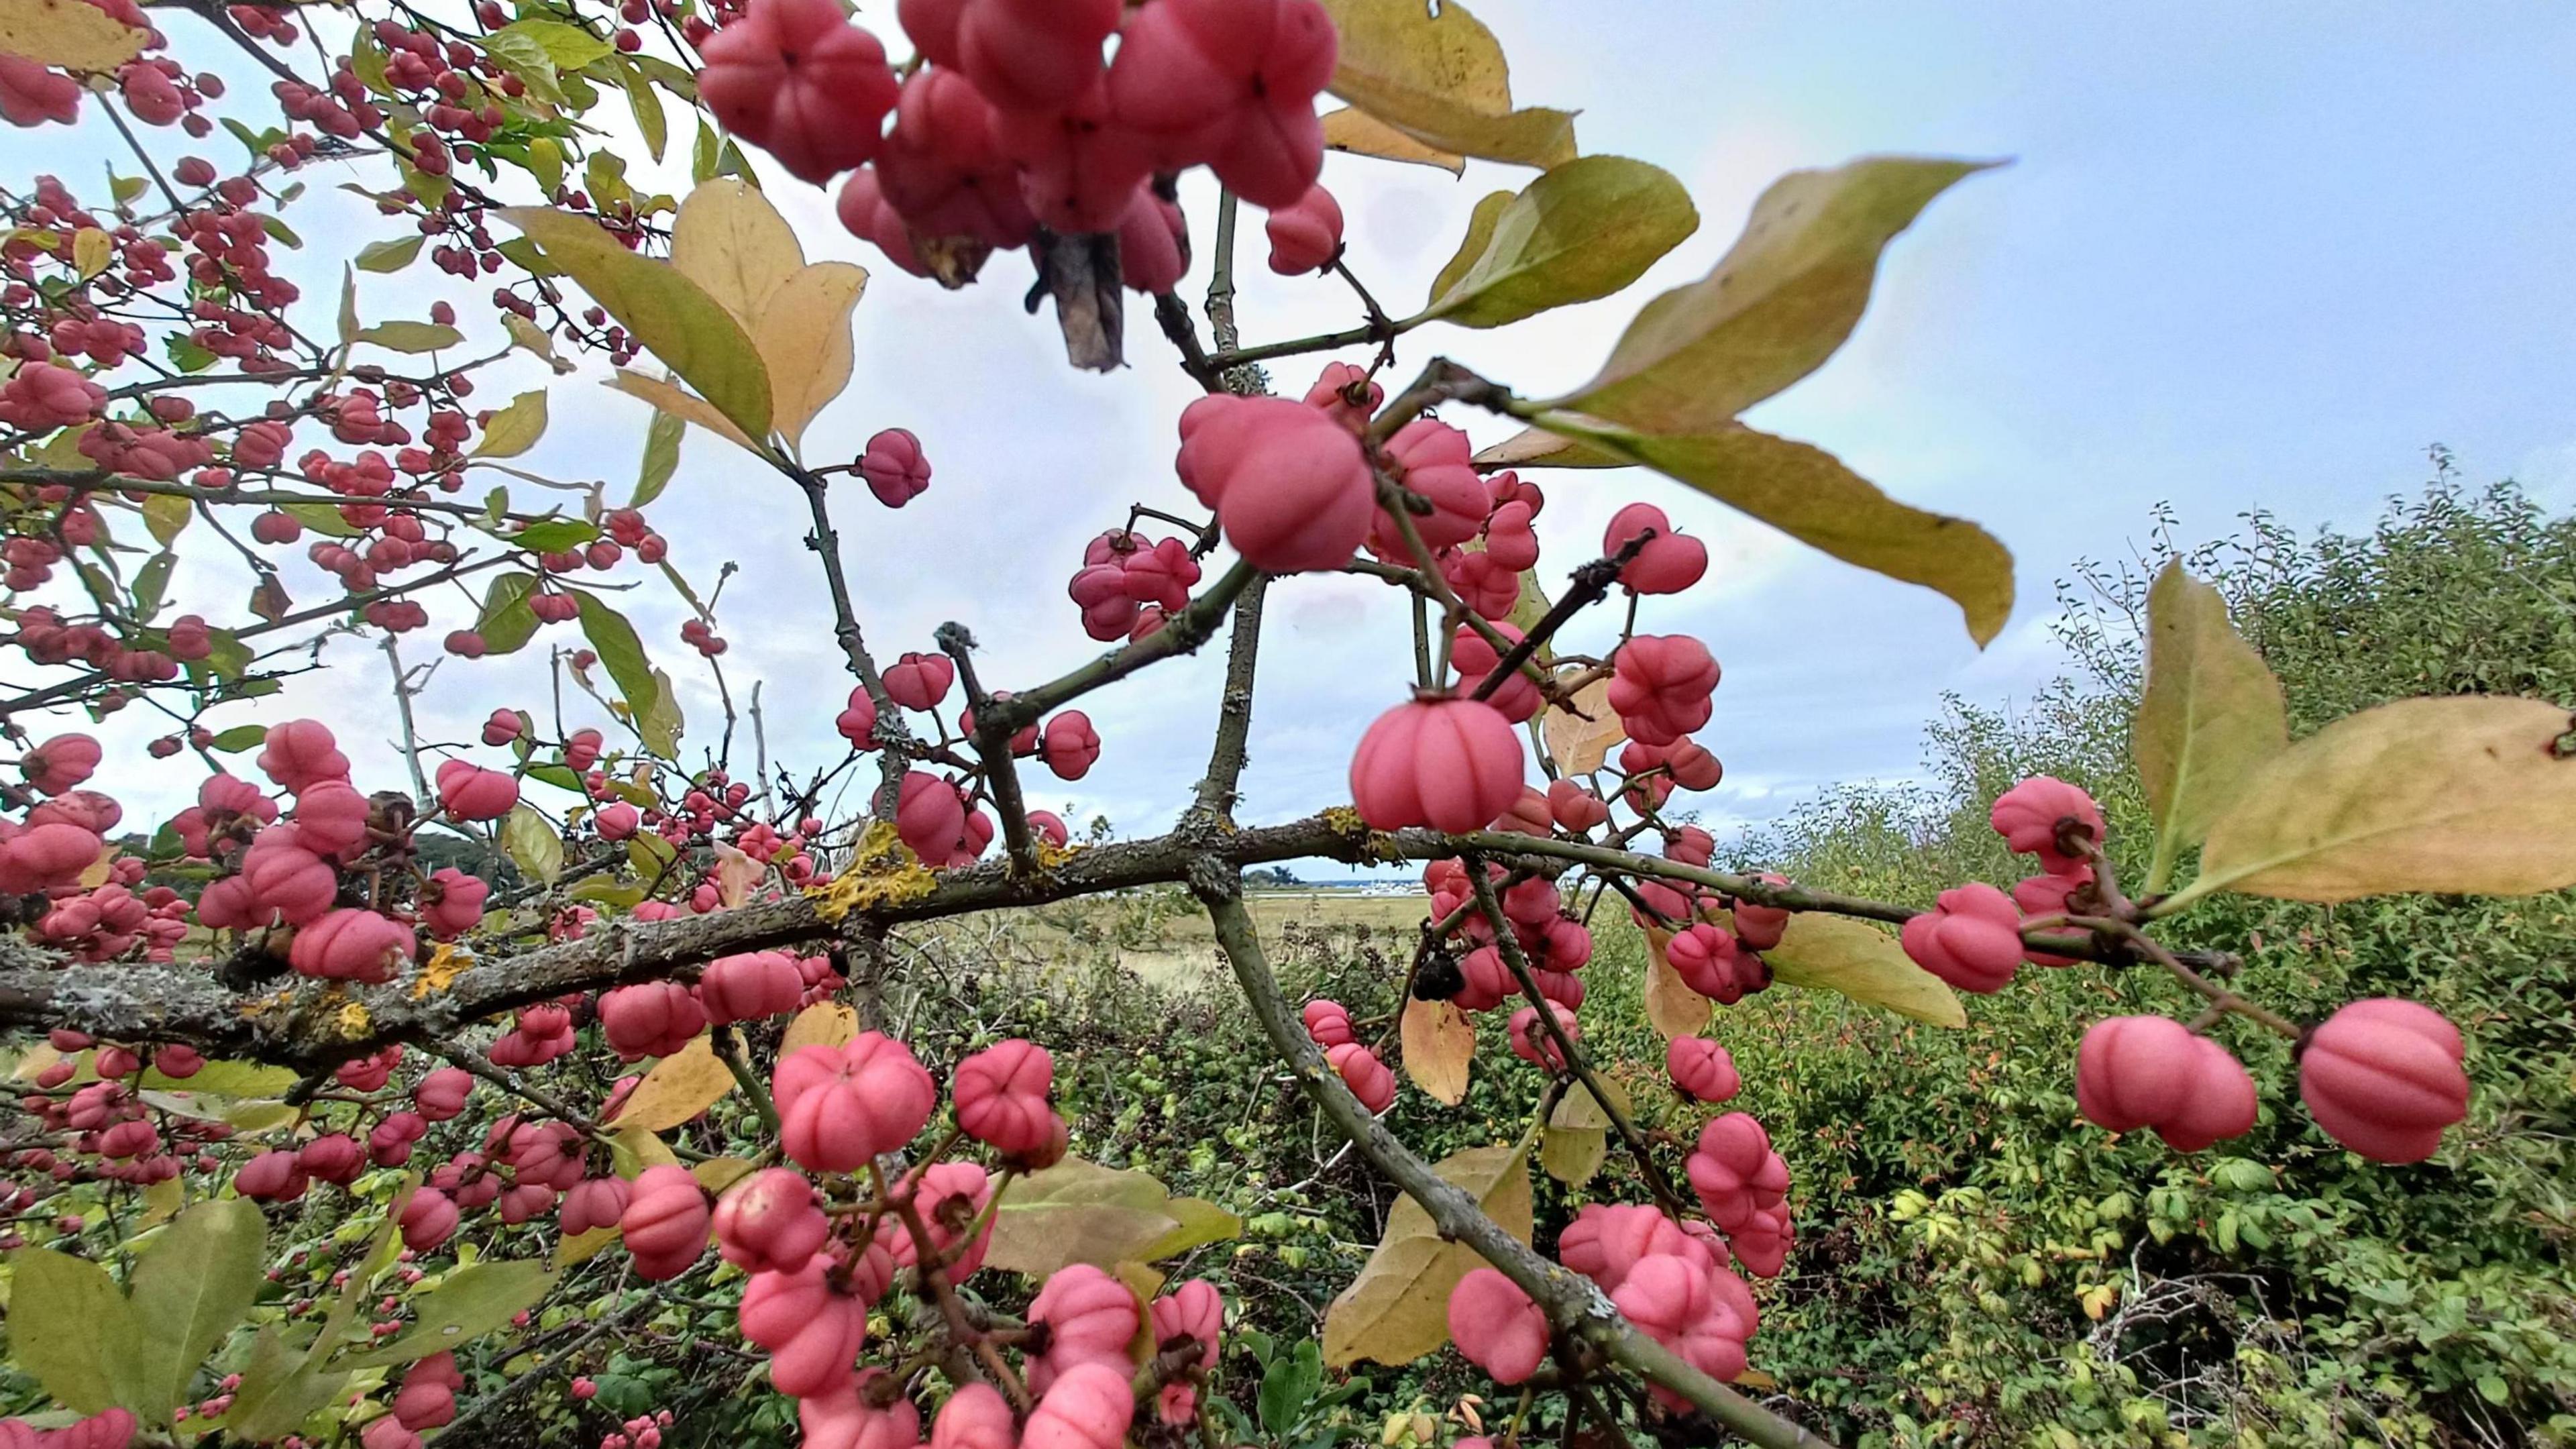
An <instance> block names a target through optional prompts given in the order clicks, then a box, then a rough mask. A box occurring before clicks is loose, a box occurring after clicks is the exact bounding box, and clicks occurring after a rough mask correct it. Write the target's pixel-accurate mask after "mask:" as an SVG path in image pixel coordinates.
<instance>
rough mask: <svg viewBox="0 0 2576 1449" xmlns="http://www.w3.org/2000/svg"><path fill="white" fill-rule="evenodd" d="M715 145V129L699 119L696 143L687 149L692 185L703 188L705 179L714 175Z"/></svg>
mask: <svg viewBox="0 0 2576 1449" xmlns="http://www.w3.org/2000/svg"><path fill="white" fill-rule="evenodd" d="M716 145H717V137H716V128H715V127H713V126H710V125H708V124H707V123H706V122H705V121H704V120H703V119H701V120H700V121H699V122H698V139H697V142H696V144H694V145H692V146H691V147H690V148H689V180H690V182H691V183H692V184H694V185H698V186H704V185H706V184H707V178H708V177H711V176H713V175H715V174H716Z"/></svg>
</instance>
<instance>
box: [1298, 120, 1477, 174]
mask: <svg viewBox="0 0 2576 1449" xmlns="http://www.w3.org/2000/svg"><path fill="white" fill-rule="evenodd" d="M1324 148H1325V149H1326V150H1328V151H1345V152H1348V153H1350V154H1351V155H1353V156H1375V157H1377V158H1378V159H1379V160H1382V161H1409V162H1412V163H1413V164H1414V165H1417V166H1437V167H1439V168H1440V169H1441V170H1443V171H1446V172H1449V173H1450V174H1452V175H1456V176H1464V175H1466V174H1467V158H1466V157H1464V156H1461V155H1459V154H1458V153H1456V152H1454V151H1443V150H1441V149H1440V148H1439V147H1437V146H1425V145H1423V144H1422V143H1421V142H1419V141H1417V140H1415V139H1413V138H1412V137H1411V136H1408V135H1406V134H1404V133H1403V132H1402V131H1399V130H1397V129H1396V128H1394V127H1393V126H1390V125H1388V124H1387V123H1386V122H1384V121H1381V120H1379V119H1378V118H1377V117H1375V116H1372V115H1370V114H1369V113H1368V112H1366V111H1363V110H1361V109H1359V108H1358V107H1356V106H1344V107H1342V108H1341V109H1340V110H1338V111H1327V112H1325V113H1324Z"/></svg>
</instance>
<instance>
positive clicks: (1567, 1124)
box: [1538, 1078, 1634, 1187]
mask: <svg viewBox="0 0 2576 1449" xmlns="http://www.w3.org/2000/svg"><path fill="white" fill-rule="evenodd" d="M1601 1089H1602V1091H1603V1092H1604V1093H1606V1094H1607V1095H1608V1097H1609V1105H1610V1106H1611V1107H1612V1108H1614V1109H1615V1110H1617V1112H1618V1113H1619V1115H1621V1116H1623V1117H1624V1116H1626V1115H1627V1114H1628V1113H1629V1112H1630V1111H1632V1110H1634V1108H1633V1105H1632V1104H1631V1103H1630V1102H1629V1100H1628V1092H1627V1089H1626V1088H1624V1087H1622V1086H1620V1085H1619V1084H1618V1083H1617V1082H1613V1081H1611V1080H1609V1079H1608V1078H1603V1079H1602V1082H1601ZM1609 1155H1610V1114H1609V1113H1608V1112H1605V1111H1603V1110H1602V1104H1601V1102H1600V1101H1598V1100H1596V1099H1595V1098H1594V1097H1593V1095H1592V1090H1591V1089H1590V1088H1589V1087H1586V1086H1585V1085H1584V1084H1583V1083H1582V1082H1581V1081H1579V1080H1578V1081H1576V1082H1574V1083H1572V1084H1570V1085H1569V1086H1567V1087H1566V1089H1565V1095H1564V1097H1562V1098H1560V1099H1559V1100H1558V1102H1557V1104H1556V1110H1555V1111H1553V1112H1550V1113H1548V1115H1547V1125H1546V1126H1545V1127H1544V1128H1541V1129H1540V1131H1539V1137H1538V1162H1539V1166H1541V1167H1544V1168H1546V1169H1547V1175H1548V1176H1550V1177H1553V1178H1555V1179H1556V1180H1557V1181H1559V1182H1561V1183H1564V1184H1565V1185H1567V1186H1568V1187H1581V1186H1582V1185H1583V1184H1585V1183H1587V1182H1590V1181H1591V1180H1592V1175H1593V1174H1594V1173H1597V1172H1599V1171H1600V1170H1601V1164H1602V1163H1603V1162H1604V1161H1605V1160H1607V1159H1608V1157H1609Z"/></svg>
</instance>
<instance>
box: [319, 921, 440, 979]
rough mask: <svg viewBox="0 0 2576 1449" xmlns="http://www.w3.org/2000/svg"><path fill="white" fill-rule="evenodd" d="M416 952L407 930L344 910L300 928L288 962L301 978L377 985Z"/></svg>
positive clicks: (413, 938)
mask: <svg viewBox="0 0 2576 1449" xmlns="http://www.w3.org/2000/svg"><path fill="white" fill-rule="evenodd" d="M419 952H420V940H419V938H418V937H417V936H415V935H413V934H412V929H411V927H409V926H406V925H403V924H402V923H401V922H399V921H393V920H388V919H387V918H385V917H383V916H380V915H378V914H376V913H375V912H374V911H369V910H362V909H356V908H344V909H341V910H336V911H332V912H329V913H328V914H326V915H324V916H323V917H322V918H321V919H320V920H318V921H315V922H314V923H313V924H311V925H309V926H304V927H301V928H299V929H298V930H297V931H296V933H295V944H294V945H292V946H291V947H289V948H288V949H287V954H286V959H287V964H289V965H291V966H293V967H294V968H295V969H296V971H297V972H298V973H300V974H302V975H305V976H319V977H322V978H324V979H325V980H331V981H362V982H365V983H367V984H369V985H380V984H382V983H384V982H387V981H391V980H392V979H393V976H394V968H395V967H397V966H400V965H403V964H405V963H407V962H410V961H411V960H413V959H414V958H415V957H417V956H418V955H419Z"/></svg>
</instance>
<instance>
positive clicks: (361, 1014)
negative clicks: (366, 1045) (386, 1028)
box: [332, 1001, 375, 1041]
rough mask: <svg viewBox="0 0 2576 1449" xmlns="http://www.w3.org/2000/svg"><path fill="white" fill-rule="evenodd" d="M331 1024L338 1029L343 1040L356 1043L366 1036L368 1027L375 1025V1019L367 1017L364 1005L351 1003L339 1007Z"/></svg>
mask: <svg viewBox="0 0 2576 1449" xmlns="http://www.w3.org/2000/svg"><path fill="white" fill-rule="evenodd" d="M332 1024H333V1025H334V1026H336V1027H338V1028H339V1032H340V1036H341V1038H342V1039H343V1040H346V1041H356V1040H357V1039H358V1038H360V1037H363V1036H365V1035H366V1034H367V1029H368V1028H369V1027H371V1026H373V1025H375V1018H373V1017H371V1016H369V1015H367V1008H366V1006H365V1004H364V1003H362V1002H356V1001H351V1002H347V1003H344V1004H343V1005H342V1006H341V1008H340V1012H339V1015H338V1016H337V1017H336V1018H334V1019H333V1022H332Z"/></svg>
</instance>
